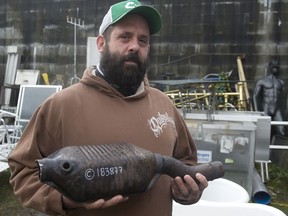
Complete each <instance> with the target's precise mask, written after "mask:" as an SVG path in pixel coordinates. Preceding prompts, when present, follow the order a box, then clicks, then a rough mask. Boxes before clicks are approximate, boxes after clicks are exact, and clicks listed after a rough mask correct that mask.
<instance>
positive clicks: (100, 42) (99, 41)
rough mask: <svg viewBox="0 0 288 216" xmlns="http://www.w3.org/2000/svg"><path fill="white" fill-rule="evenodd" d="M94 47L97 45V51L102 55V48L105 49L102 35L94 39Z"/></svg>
mask: <svg viewBox="0 0 288 216" xmlns="http://www.w3.org/2000/svg"><path fill="white" fill-rule="evenodd" d="M96 45H97V48H98V51H99V52H100V53H102V52H103V50H104V47H105V45H106V41H105V39H104V37H103V35H99V36H98V37H97V38H96Z"/></svg>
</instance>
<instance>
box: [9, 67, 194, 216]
mask: <svg viewBox="0 0 288 216" xmlns="http://www.w3.org/2000/svg"><path fill="white" fill-rule="evenodd" d="M94 69H95V68H92V67H91V68H88V69H87V70H86V71H85V72H84V75H83V78H82V79H81V81H80V82H79V83H77V84H74V85H72V86H70V87H69V88H66V89H64V90H62V91H60V92H58V93H56V94H54V95H53V96H51V97H50V98H49V99H48V100H46V101H45V102H44V103H43V104H42V105H41V106H40V107H39V108H38V110H37V111H36V112H35V113H34V115H33V117H32V118H31V120H30V123H29V125H28V126H27V128H26V130H25V131H24V133H23V135H22V137H21V139H20V141H19V142H18V144H17V146H16V148H15V149H14V151H13V152H12V154H11V155H10V158H9V161H8V162H9V165H10V168H11V170H12V176H11V179H10V182H11V184H12V186H13V188H14V193H15V195H16V196H17V197H18V198H19V200H20V202H21V203H22V205H23V206H26V207H30V208H34V209H37V210H39V211H41V212H44V213H46V214H51V215H59V214H61V215H65V214H67V215H77V216H79V215H85V216H89V215H95V216H110V215H111V216H112V215H113V216H115V215H117V216H124V215H125V216H135V215H137V216H142V215H143V216H148V215H149V216H170V215H171V214H172V213H171V212H172V196H171V190H170V179H171V178H170V177H168V176H166V175H162V176H161V177H160V178H159V180H158V181H157V182H156V183H155V185H154V186H153V187H152V188H151V189H150V190H149V191H147V192H145V193H143V194H138V195H133V196H131V197H129V200H128V201H126V202H123V203H121V204H118V205H116V206H114V207H110V208H105V209H98V210H86V209H84V208H79V209H75V210H69V211H65V210H64V209H63V205H62V201H61V194H60V193H59V192H58V191H56V190H55V189H53V188H51V187H50V186H48V185H46V184H43V183H41V182H40V181H39V179H38V169H37V164H36V162H35V160H36V159H41V158H44V157H47V156H48V155H49V154H51V153H53V152H54V151H56V150H57V149H59V148H62V147H64V146H75V145H92V144H108V143H117V142H129V143H133V144H135V145H137V146H139V147H142V148H145V149H148V150H150V151H152V152H155V153H160V154H163V155H169V156H173V157H175V158H177V159H179V160H181V161H183V162H185V163H187V164H191V165H193V164H195V161H196V148H195V145H194V142H193V140H192V138H191V135H190V133H189V131H188V129H187V127H186V125H185V123H184V120H183V119H182V117H181V116H180V115H179V113H178V111H177V110H176V109H175V107H174V105H173V104H172V102H171V100H170V99H169V98H168V97H167V96H166V95H165V94H164V93H162V92H161V91H159V90H157V89H154V88H151V87H149V85H148V84H147V82H145V83H144V85H143V86H144V87H143V89H142V91H140V92H139V93H137V94H135V95H133V96H130V97H124V96H123V95H121V94H120V93H119V92H118V91H116V90H115V89H114V88H112V87H111V86H110V85H109V84H107V83H106V82H105V81H104V80H103V79H101V78H99V77H96V76H94V75H93V74H92V71H93V70H94Z"/></svg>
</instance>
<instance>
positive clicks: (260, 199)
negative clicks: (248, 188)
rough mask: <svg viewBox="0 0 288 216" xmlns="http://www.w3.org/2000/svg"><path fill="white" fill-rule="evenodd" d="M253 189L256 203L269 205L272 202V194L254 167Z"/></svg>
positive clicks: (253, 197)
mask: <svg viewBox="0 0 288 216" xmlns="http://www.w3.org/2000/svg"><path fill="white" fill-rule="evenodd" d="M252 188H253V191H252V199H253V201H254V202H255V203H259V204H265V205H268V204H270V202H271V196H270V194H269V192H268V190H267V188H266V186H265V185H264V183H263V182H262V179H261V177H260V175H259V173H258V172H257V170H256V169H255V168H254V171H253V187H252Z"/></svg>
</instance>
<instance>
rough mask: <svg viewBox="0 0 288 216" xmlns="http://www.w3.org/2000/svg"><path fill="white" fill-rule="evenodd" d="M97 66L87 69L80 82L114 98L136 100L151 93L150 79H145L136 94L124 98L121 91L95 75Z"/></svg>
mask: <svg viewBox="0 0 288 216" xmlns="http://www.w3.org/2000/svg"><path fill="white" fill-rule="evenodd" d="M95 70H96V66H91V67H89V68H87V69H86V70H85V71H84V73H83V77H82V78H81V80H80V82H81V83H83V84H85V85H88V86H90V87H93V88H95V89H97V90H98V91H101V92H102V93H103V94H106V95H108V96H110V97H114V98H122V99H126V100H134V99H139V98H142V97H145V96H146V95H147V93H148V91H149V82H148V79H147V78H146V77H145V79H144V81H143V83H142V85H141V86H140V87H139V89H138V91H137V92H136V94H134V95H131V96H127V97H126V96H123V95H122V94H121V93H120V92H119V91H117V90H116V89H115V88H113V87H112V86H111V85H110V84H109V83H107V82H106V81H105V80H104V79H102V78H101V77H99V76H96V75H95V72H94V71H95Z"/></svg>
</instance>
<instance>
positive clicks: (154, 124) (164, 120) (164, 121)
mask: <svg viewBox="0 0 288 216" xmlns="http://www.w3.org/2000/svg"><path fill="white" fill-rule="evenodd" d="M148 125H149V126H150V129H151V130H152V131H153V133H154V135H155V137H159V136H160V135H161V134H163V129H164V128H165V127H167V126H169V125H170V126H171V127H173V128H175V122H174V120H173V119H172V118H171V117H170V116H169V115H168V113H167V112H166V113H165V114H161V113H159V112H158V115H157V116H156V117H152V118H150V119H148Z"/></svg>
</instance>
